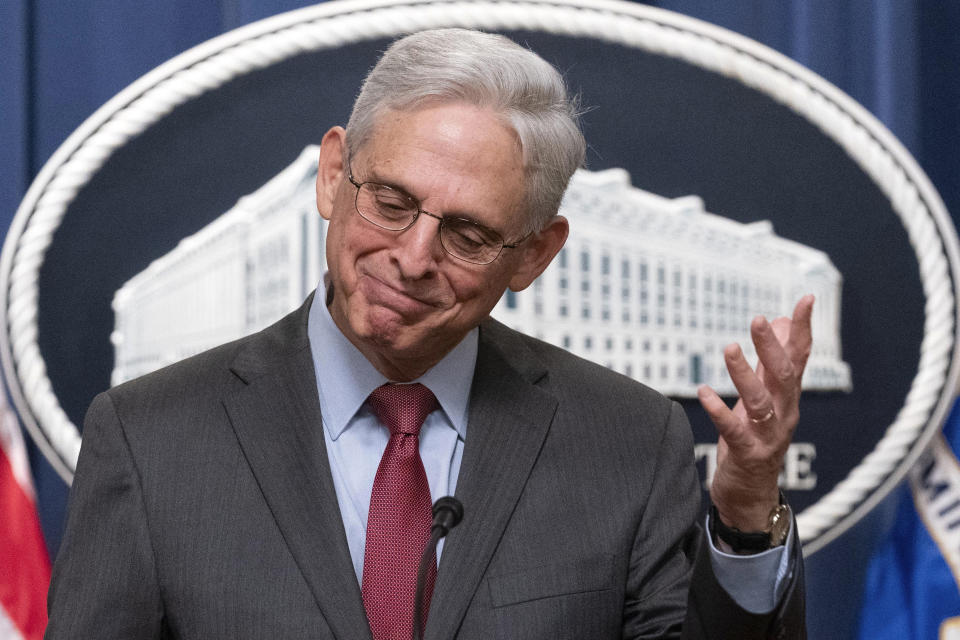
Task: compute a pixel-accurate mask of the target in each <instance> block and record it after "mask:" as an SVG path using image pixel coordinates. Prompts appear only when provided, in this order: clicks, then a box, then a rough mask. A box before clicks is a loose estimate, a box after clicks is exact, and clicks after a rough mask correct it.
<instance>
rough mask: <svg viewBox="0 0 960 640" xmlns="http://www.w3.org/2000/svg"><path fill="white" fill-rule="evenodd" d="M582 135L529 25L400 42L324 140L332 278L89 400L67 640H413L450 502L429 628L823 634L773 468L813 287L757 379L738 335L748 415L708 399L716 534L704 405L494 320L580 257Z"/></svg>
mask: <svg viewBox="0 0 960 640" xmlns="http://www.w3.org/2000/svg"><path fill="white" fill-rule="evenodd" d="M575 118H576V107H575V106H574V105H573V104H572V102H571V101H570V100H569V99H568V98H567V96H566V92H565V90H564V87H563V83H562V80H561V78H560V76H559V74H558V73H557V72H556V70H554V69H553V68H552V67H551V66H550V65H549V64H547V63H546V62H544V61H543V60H541V59H540V58H539V57H537V56H536V55H535V54H533V53H531V52H528V51H526V50H524V49H522V48H521V47H519V46H517V45H516V44H514V43H512V42H510V41H509V40H507V39H506V38H502V37H499V36H491V35H485V34H479V33H475V32H468V31H461V30H441V31H434V32H424V33H421V34H417V35H414V36H410V37H408V38H405V39H403V40H401V41H398V42H397V43H395V44H394V45H393V46H392V47H391V48H390V49H389V50H388V52H387V53H386V54H385V55H384V57H383V58H382V59H381V61H380V62H379V63H378V64H377V66H376V67H375V68H374V69H373V70H372V71H371V73H370V75H369V76H368V78H367V80H366V81H365V83H364V86H363V89H362V91H361V93H360V96H359V97H358V99H357V102H356V104H355V106H354V111H353V114H352V115H351V118H350V121H349V123H348V125H347V128H346V129H343V128H341V127H334V128H332V129H330V131H328V132H327V133H326V135H325V136H324V138H323V142H322V146H321V152H320V159H319V165H318V177H317V206H318V209H319V212H320V215H322V216H323V217H324V218H326V219H327V220H328V221H329V229H328V239H327V259H328V267H329V273H328V274H327V277H326V278H325V282H324V283H322V285H323V286H322V290H321V291H318V293H317V294H316V295H315V296H313V297H312V298H311V299H308V301H307V303H306V304H305V305H304V306H303V307H302V308H301V309H300V310H299V311H297V312H294V313H293V314H291V315H290V316H288V317H287V318H285V319H283V320H281V321H280V322H279V323H277V324H276V325H274V326H273V327H270V328H268V329H266V330H265V331H263V332H261V333H259V334H256V335H254V336H251V337H248V338H245V339H243V340H240V341H238V342H235V343H231V344H228V345H224V346H222V347H219V348H217V349H214V350H212V351H210V352H207V353H204V354H201V355H199V356H197V357H195V358H191V359H190V360H187V361H184V362H182V363H179V364H177V365H173V366H172V367H168V368H166V369H164V370H161V371H159V372H157V373H154V374H151V375H149V376H146V377H143V378H140V379H138V380H135V381H132V382H130V383H127V384H125V385H122V386H120V387H117V388H115V389H113V390H110V391H108V392H106V393H104V394H101V395H100V396H98V397H97V399H96V400H95V401H94V403H93V404H92V406H91V408H90V411H89V413H88V416H87V421H86V424H85V428H84V443H83V448H82V451H81V455H80V461H79V463H78V467H77V474H76V478H75V481H74V486H73V490H72V496H71V506H70V517H69V522H68V526H67V534H66V536H65V538H64V542H63V546H62V550H61V553H60V557H59V558H58V560H57V564H56V567H55V571H54V579H53V586H52V587H51V592H50V619H51V622H50V626H49V628H48V637H49V638H81V637H82V638H86V637H91V638H92V637H96V638H205V639H206V638H261V637H270V638H356V639H358V640H359V639H361V638H371V637H373V638H375V640H382V639H385V638H390V639H395V638H406V637H410V633H411V630H412V625H413V622H412V608H413V584H414V582H413V576H414V575H415V566H413V565H415V559H416V558H417V557H419V553H420V551H421V550H422V549H423V546H424V544H423V543H424V540H425V537H426V532H427V529H428V528H429V525H430V523H429V520H430V514H429V508H430V501H431V499H436V498H438V497H440V496H442V495H445V494H455V495H456V496H457V497H458V498H460V500H461V501H462V503H463V504H464V507H465V511H466V515H465V517H464V519H463V522H462V524H460V525H459V527H457V528H456V529H455V530H454V531H453V532H452V533H451V534H450V535H449V537H448V538H447V539H446V541H445V546H444V547H443V548H442V549H441V550H440V553H439V567H438V568H437V569H436V574H435V583H434V578H432V576H431V577H430V578H428V580H427V583H428V586H427V593H426V598H427V600H428V602H429V606H428V607H424V609H423V611H424V612H425V613H427V614H428V616H427V623H426V628H425V637H426V638H428V639H429V638H433V639H435V640H439V639H449V638H461V639H473V638H478V639H479V638H511V639H522V638H531V639H532V638H544V639H546V638H550V639H551V640H553V639H557V638H571V639H573V638H576V639H599V638H620V637H624V638H661V637H681V636H683V637H690V638H694V637H696V638H699V637H704V638H707V637H711V638H752V637H756V638H762V637H773V636H775V637H803V636H804V635H805V632H804V621H803V597H802V564H801V560H800V558H799V547H798V542H797V541H796V533H795V532H794V531H792V527H790V526H789V522H790V521H789V517H788V513H787V512H786V511H785V508H784V507H782V506H781V505H780V496H779V492H778V490H777V484H776V479H777V473H778V470H779V467H780V463H781V460H782V456H783V453H784V451H785V449H786V447H787V444H788V443H789V440H790V436H791V434H792V431H793V429H794V427H795V425H796V422H797V419H798V413H797V412H798V399H799V386H800V376H801V373H802V371H803V366H804V364H805V361H806V357H807V354H808V352H809V349H810V312H811V306H812V299H810V298H809V297H808V298H805V299H804V300H802V301H801V302H800V303H799V304H798V305H797V309H796V311H795V313H794V318H793V321H792V323H791V322H790V321H787V320H785V319H782V320H778V321H777V322H776V323H774V324H775V326H771V325H770V324H769V323H767V321H766V320H764V319H756V320H755V321H754V322H753V324H752V327H751V332H752V334H753V340H754V342H755V344H756V347H757V351H758V353H759V355H760V359H761V361H762V367H761V368H758V371H756V372H755V371H753V370H752V369H751V368H750V366H749V365H748V364H747V363H746V361H745V360H744V357H743V354H742V352H741V351H740V350H739V348H738V347H736V346H731V347H728V348H727V350H726V352H725V357H726V361H727V366H728V368H729V371H730V375H731V378H732V379H733V381H734V382H735V384H736V386H737V388H738V390H739V391H740V393H741V396H742V399H741V401H740V402H739V403H738V404H737V406H736V407H735V408H734V409H733V410H730V409H728V408H727V407H726V405H725V404H724V403H723V402H722V401H721V400H720V399H719V398H718V397H717V396H716V394H714V393H713V392H712V391H711V390H709V389H706V388H704V389H701V390H700V399H701V402H702V403H703V406H704V407H705V409H706V410H707V412H708V413H709V414H710V416H711V417H712V418H713V420H714V422H715V423H716V425H717V428H718V431H719V433H720V438H721V439H720V447H719V459H718V468H717V472H716V476H715V480H714V484H713V487H712V490H711V498H712V500H713V503H714V505H715V507H716V510H715V511H713V512H712V516H713V519H712V522H711V528H714V529H715V534H711V535H710V536H706V537H705V536H704V535H703V534H702V533H701V531H700V529H699V527H698V526H697V523H696V519H697V513H698V510H699V504H698V503H699V490H698V487H697V477H696V470H695V468H694V464H693V453H692V439H691V435H690V431H689V427H688V425H687V422H686V419H685V417H684V416H683V414H682V411H681V410H680V409H679V407H678V405H676V404H675V403H671V402H670V401H668V400H666V399H664V398H662V397H661V396H659V395H658V394H656V393H655V392H653V391H651V390H649V389H647V388H646V387H644V386H642V385H640V384H638V383H635V382H633V381H631V380H629V379H627V378H625V377H623V376H620V375H617V374H614V373H612V372H610V371H607V370H606V369H603V368H601V367H597V366H595V365H593V364H590V363H587V362H585V361H582V360H580V359H578V358H575V357H573V356H571V355H569V354H567V353H565V352H563V351H561V350H559V349H556V348H553V347H551V346H549V345H546V344H544V343H541V342H539V341H536V340H533V339H531V338H528V337H526V336H523V335H521V334H518V333H516V332H513V331H510V330H509V329H507V328H505V327H503V326H502V325H499V324H498V323H496V322H494V321H492V320H490V319H489V318H488V313H489V312H490V310H491V309H492V308H493V306H494V305H495V303H496V302H497V300H498V299H499V298H500V296H501V295H502V294H503V291H504V290H505V289H506V288H507V287H509V288H511V289H513V290H520V289H523V288H525V287H527V286H528V285H529V284H530V283H531V282H533V281H534V279H536V277H537V276H539V275H540V273H542V271H543V270H544V269H545V268H546V266H547V265H548V264H549V262H550V261H551V259H552V258H553V257H554V256H555V255H556V254H557V252H558V251H559V250H560V248H561V247H562V246H563V243H564V241H565V239H566V236H567V230H568V223H567V221H566V220H565V219H563V218H562V217H559V216H557V215H556V213H557V210H558V207H559V203H560V199H561V197H562V194H563V190H564V188H565V186H566V183H567V181H568V180H569V178H570V176H571V174H572V173H573V171H574V170H575V169H576V167H577V166H579V165H580V164H581V163H582V160H583V154H584V146H585V145H584V142H583V138H582V136H581V134H580V132H579V129H578V127H577V124H576V119H575ZM411 382H412V383H415V384H400V383H411ZM387 383H389V384H387ZM397 394H403V398H401V397H400V395H397ZM408 396H416V399H415V400H409V399H408ZM401 404H403V405H405V406H407V405H409V406H413V405H414V404H415V405H416V407H417V409H416V411H417V412H419V415H417V416H416V418H410V413H409V412H403V413H402V415H400V416H399V417H398V416H397V415H394V414H391V408H393V407H394V405H401ZM401 423H402V424H401ZM421 424H422V426H421ZM771 518H772V520H771ZM784 518H786V520H785V519H784ZM785 523H786V524H785ZM714 535H716V539H715V540H714ZM724 541H726V542H724ZM784 543H786V546H784ZM728 544H732V545H733V547H732V548H731V547H730V546H725V545H728ZM715 545H718V546H720V547H722V548H723V549H726V550H727V551H735V552H739V553H742V554H744V555H743V556H742V557H737V556H736V554H735V553H734V554H725V553H723V551H721V550H718V549H715V548H714V546H715ZM750 611H753V613H750Z"/></svg>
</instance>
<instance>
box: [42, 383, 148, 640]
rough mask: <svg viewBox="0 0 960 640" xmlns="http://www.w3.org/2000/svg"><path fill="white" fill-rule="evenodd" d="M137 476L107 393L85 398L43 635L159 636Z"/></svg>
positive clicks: (64, 637)
mask: <svg viewBox="0 0 960 640" xmlns="http://www.w3.org/2000/svg"><path fill="white" fill-rule="evenodd" d="M148 527H149V523H148V522H147V518H146V513H145V510H144V503H143V494H142V491H141V486H140V478H139V474H138V471H137V469H136V468H135V466H134V463H133V458H132V456H131V454H130V450H129V447H128V445H127V441H126V437H125V435H124V432H123V425H122V424H121V423H120V420H119V418H118V417H117V414H116V412H115V410H114V405H113V403H112V401H111V400H110V397H109V396H108V395H107V394H106V393H102V394H100V395H99V396H97V398H96V399H95V400H94V402H93V403H92V404H91V406H90V409H89V411H88V412H87V417H86V420H85V421H84V429H83V447H82V448H81V451H80V458H79V461H78V463H77V472H76V476H75V477H74V483H73V487H72V489H71V494H70V509H69V517H68V520H67V528H66V534H65V535H64V539H63V543H62V545H61V549H60V552H59V556H58V560H57V562H56V564H55V566H54V570H53V579H52V582H51V587H50V593H49V597H48V604H47V606H48V611H49V618H50V623H49V625H48V627H47V632H46V635H45V638H47V639H48V640H57V639H60V638H63V639H73V638H102V639H104V640H108V639H110V638H118V639H119V638H125V639H129V638H160V637H162V634H163V607H162V603H161V597H160V590H159V587H158V581H157V574H156V569H155V565H154V560H153V550H152V548H151V543H150V535H149V531H148Z"/></svg>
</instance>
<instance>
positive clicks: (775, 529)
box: [710, 493, 793, 553]
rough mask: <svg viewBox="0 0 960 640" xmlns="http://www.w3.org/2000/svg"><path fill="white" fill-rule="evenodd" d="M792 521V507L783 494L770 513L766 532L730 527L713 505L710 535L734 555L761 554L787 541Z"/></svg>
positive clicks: (711, 508) (711, 507)
mask: <svg viewBox="0 0 960 640" xmlns="http://www.w3.org/2000/svg"><path fill="white" fill-rule="evenodd" d="M792 520H793V519H792V517H791V512H790V505H788V504H787V501H786V500H785V499H784V497H783V493H781V494H780V501H779V504H777V506H776V507H774V508H773V509H772V510H771V511H770V516H769V517H768V519H767V528H766V530H764V531H756V532H744V531H740V529H737V528H736V527H728V526H727V525H725V524H724V523H723V520H721V519H720V514H719V512H718V511H717V508H716V507H715V506H713V505H711V506H710V535H712V536H714V538H719V539H720V540H723V541H724V542H726V543H727V544H728V545H730V548H731V549H733V551H734V553H740V552H741V551H745V552H748V553H760V552H761V551H766V550H767V549H772V548H773V547H779V546H781V545H782V544H783V543H785V542H786V541H787V534H788V533H790V523H791V522H792Z"/></svg>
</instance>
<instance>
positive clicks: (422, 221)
mask: <svg viewBox="0 0 960 640" xmlns="http://www.w3.org/2000/svg"><path fill="white" fill-rule="evenodd" d="M399 239H400V243H399V247H398V249H399V251H398V252H397V262H398V264H399V265H400V270H401V272H402V274H403V277H405V278H408V279H411V280H415V279H418V278H423V277H424V276H427V275H429V274H430V273H431V272H432V271H434V270H436V268H437V263H438V262H439V261H440V260H442V259H443V256H444V249H443V245H442V244H441V243H440V218H439V217H438V216H435V215H434V214H432V213H421V214H420V216H419V217H418V218H417V221H416V222H415V223H414V224H413V226H411V227H410V228H409V229H407V230H406V231H403V232H402V233H401V234H400V238H399Z"/></svg>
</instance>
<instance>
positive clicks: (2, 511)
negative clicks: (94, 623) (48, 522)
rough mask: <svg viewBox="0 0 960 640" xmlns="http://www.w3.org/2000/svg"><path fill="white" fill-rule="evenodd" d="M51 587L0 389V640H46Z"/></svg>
mask: <svg viewBox="0 0 960 640" xmlns="http://www.w3.org/2000/svg"><path fill="white" fill-rule="evenodd" d="M49 584H50V557H49V555H48V554H47V548H46V546H45V544H44V542H43V533H42V532H41V531H40V520H39V519H38V518H37V507H36V498H35V495H34V491H33V483H32V481H31V479H30V465H29V463H28V462H27V451H26V448H25V447H24V442H23V434H22V433H21V432H20V424H19V422H18V420H17V417H16V415H15V414H14V412H13V411H12V410H11V409H10V406H9V405H8V404H7V401H6V396H5V393H4V391H3V387H2V386H0V640H40V639H41V638H42V637H43V631H44V629H45V628H46V626H47V587H48V586H49Z"/></svg>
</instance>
